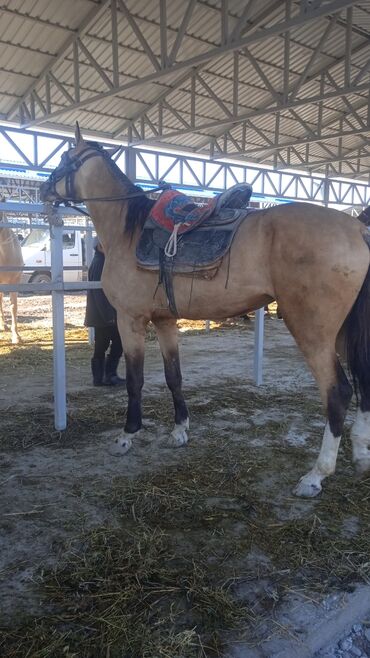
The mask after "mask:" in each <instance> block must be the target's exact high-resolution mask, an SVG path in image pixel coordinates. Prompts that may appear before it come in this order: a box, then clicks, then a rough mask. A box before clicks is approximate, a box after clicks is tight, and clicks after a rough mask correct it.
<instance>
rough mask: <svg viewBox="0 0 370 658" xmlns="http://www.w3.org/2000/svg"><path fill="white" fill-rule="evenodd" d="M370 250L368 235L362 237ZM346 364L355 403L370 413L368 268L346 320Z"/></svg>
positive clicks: (369, 296) (369, 270)
mask: <svg viewBox="0 0 370 658" xmlns="http://www.w3.org/2000/svg"><path fill="white" fill-rule="evenodd" d="M364 240H365V242H366V243H367V245H368V247H369V249H370V235H369V236H367V235H366V236H364ZM346 342H347V363H348V367H349V370H350V373H351V376H352V379H353V385H354V389H355V394H356V399H357V403H358V402H359V400H358V397H359V394H360V408H361V410H362V411H370V268H369V269H368V271H367V274H366V277H365V280H364V282H363V284H362V287H361V290H360V292H359V294H358V297H357V299H356V301H355V303H354V305H353V307H352V310H351V312H350V313H349V315H348V317H347V319H346Z"/></svg>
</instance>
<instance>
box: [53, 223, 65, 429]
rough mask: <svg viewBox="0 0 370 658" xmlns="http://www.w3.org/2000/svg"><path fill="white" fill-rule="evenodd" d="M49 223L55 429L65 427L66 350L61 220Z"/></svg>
mask: <svg viewBox="0 0 370 658" xmlns="http://www.w3.org/2000/svg"><path fill="white" fill-rule="evenodd" d="M56 221H57V222H58V223H56V224H51V225H50V236H51V240H50V243H51V277H52V282H53V283H54V284H56V285H57V286H58V289H57V290H52V292H51V301H52V310H53V372H54V381H53V388H54V426H55V429H56V430H65V429H66V427H67V404H66V352H65V340H64V291H63V222H62V221H61V220H59V221H58V218H57V219H56Z"/></svg>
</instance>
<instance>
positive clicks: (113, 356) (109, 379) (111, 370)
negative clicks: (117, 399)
mask: <svg viewBox="0 0 370 658" xmlns="http://www.w3.org/2000/svg"><path fill="white" fill-rule="evenodd" d="M109 330H110V342H111V345H110V350H109V354H108V356H107V358H106V359H105V376H104V384H105V385H106V386H123V385H124V384H125V383H126V380H125V379H123V378H122V377H119V376H118V375H117V368H118V363H119V360H120V358H121V356H122V352H123V349H122V341H121V337H120V335H119V331H118V328H117V325H112V326H111V327H110V328H109Z"/></svg>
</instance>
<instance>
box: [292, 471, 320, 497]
mask: <svg viewBox="0 0 370 658" xmlns="http://www.w3.org/2000/svg"><path fill="white" fill-rule="evenodd" d="M321 489H322V487H321V484H320V483H319V481H318V479H316V481H313V478H312V475H311V474H310V473H308V474H307V475H304V476H303V477H302V478H301V479H300V480H299V482H298V484H297V486H296V487H294V489H293V494H294V495H295V496H299V498H315V496H317V495H318V494H319V493H320V491H321Z"/></svg>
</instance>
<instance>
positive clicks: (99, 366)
mask: <svg viewBox="0 0 370 658" xmlns="http://www.w3.org/2000/svg"><path fill="white" fill-rule="evenodd" d="M91 372H92V375H93V384H94V386H103V376H104V359H96V358H93V359H91Z"/></svg>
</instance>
